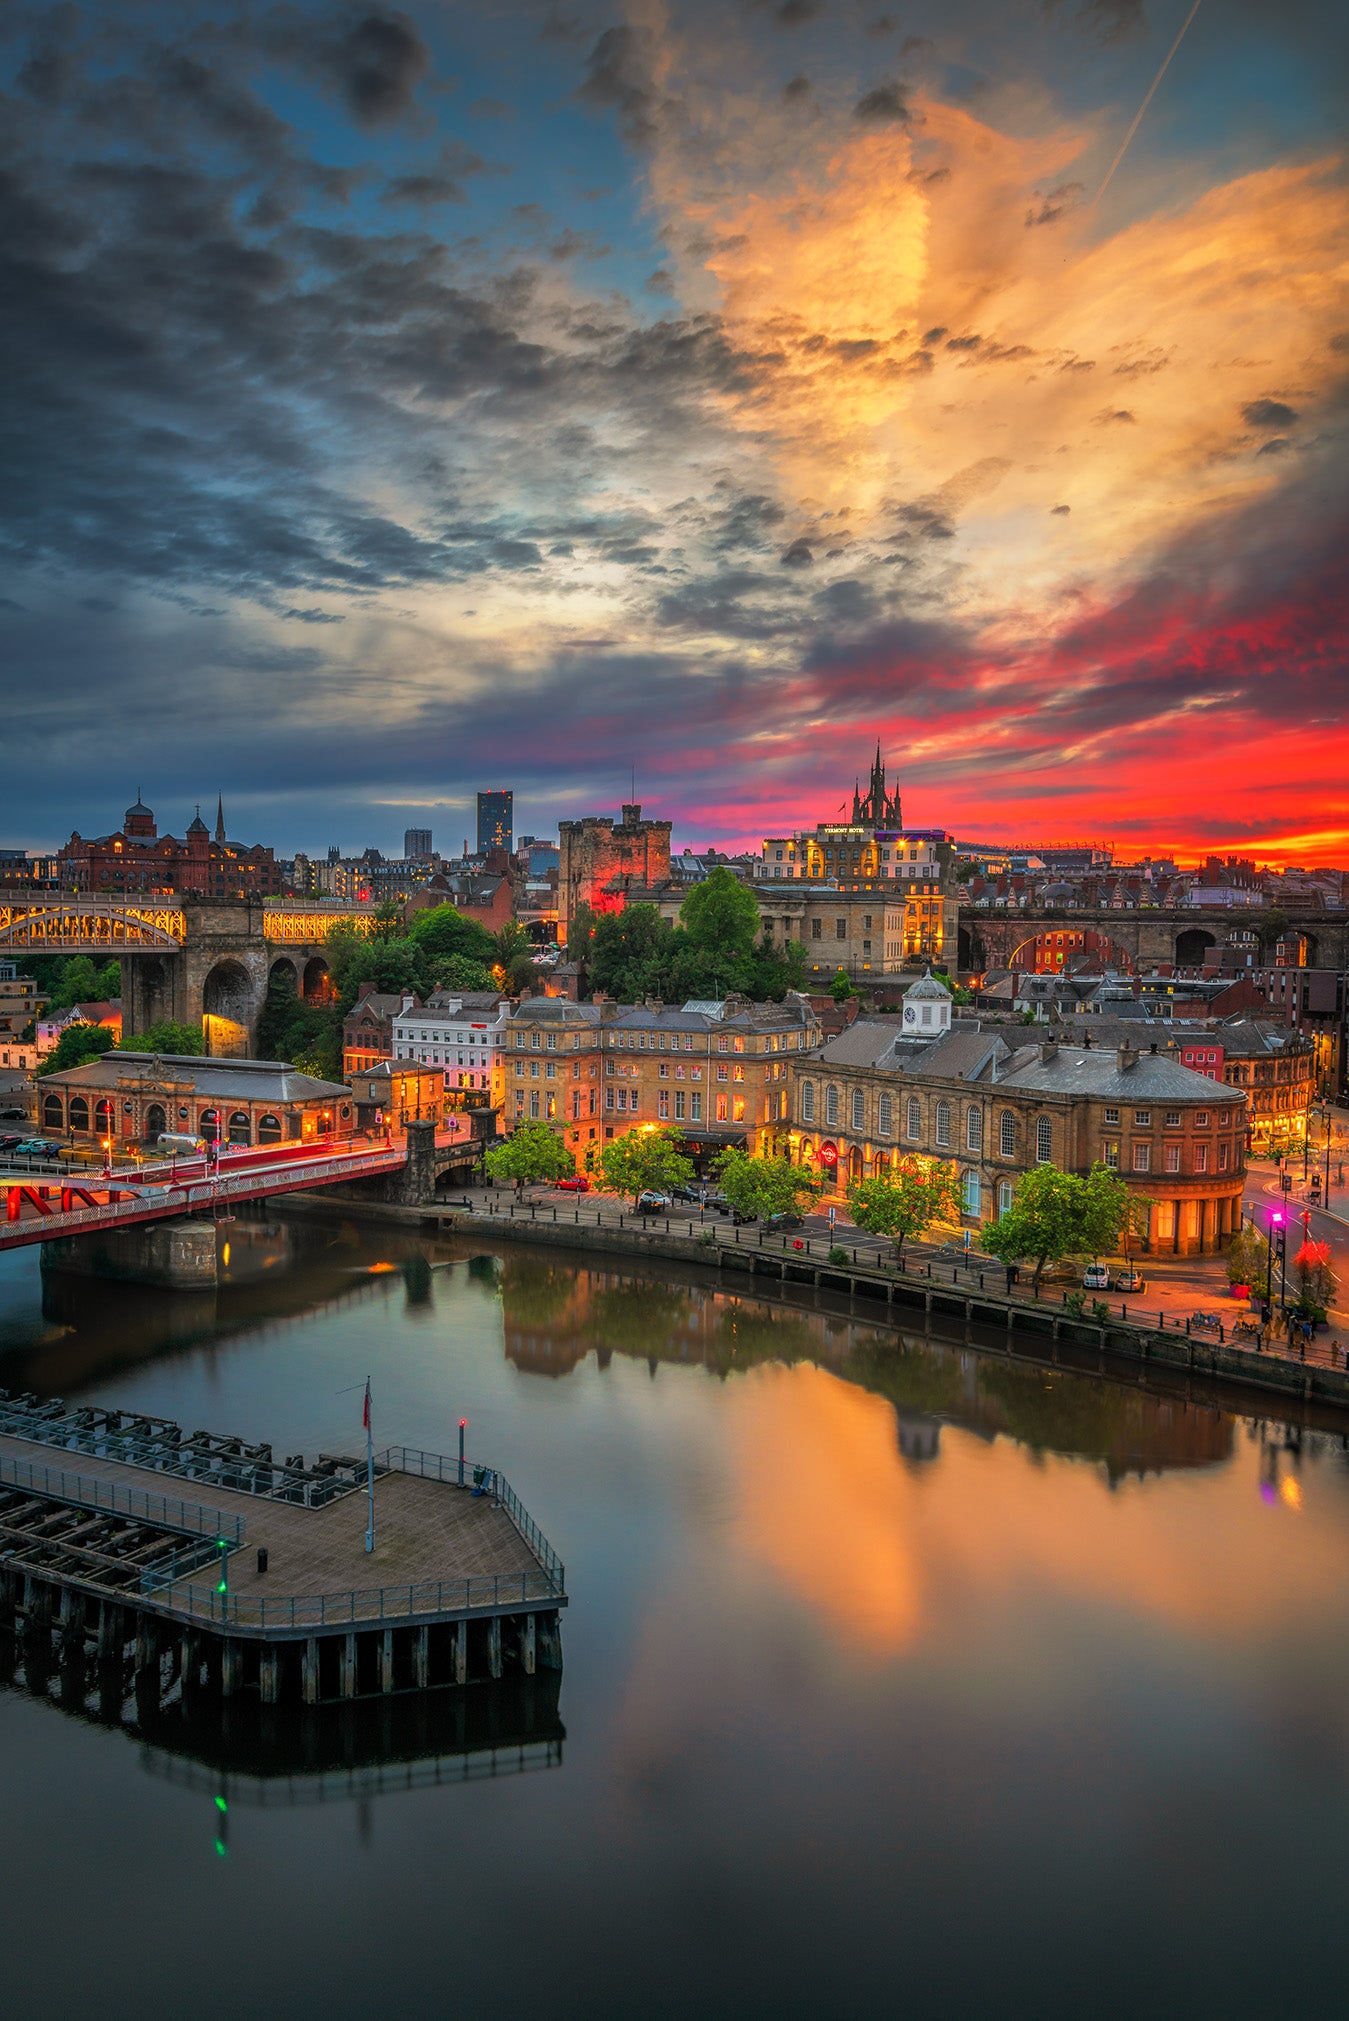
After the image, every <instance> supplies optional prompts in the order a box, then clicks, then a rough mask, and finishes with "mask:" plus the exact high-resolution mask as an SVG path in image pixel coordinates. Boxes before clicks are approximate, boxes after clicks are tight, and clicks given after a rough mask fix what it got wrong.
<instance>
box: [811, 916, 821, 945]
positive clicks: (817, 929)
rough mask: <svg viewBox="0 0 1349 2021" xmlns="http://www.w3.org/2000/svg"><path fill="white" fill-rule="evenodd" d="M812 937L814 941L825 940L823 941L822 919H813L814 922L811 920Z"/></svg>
mask: <svg viewBox="0 0 1349 2021" xmlns="http://www.w3.org/2000/svg"><path fill="white" fill-rule="evenodd" d="M810 937H811V939H812V940H823V939H824V921H823V920H822V919H812V920H811V922H810Z"/></svg>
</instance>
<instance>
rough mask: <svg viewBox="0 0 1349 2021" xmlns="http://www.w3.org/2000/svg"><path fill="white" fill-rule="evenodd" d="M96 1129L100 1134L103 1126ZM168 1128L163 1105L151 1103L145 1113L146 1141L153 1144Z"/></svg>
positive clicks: (100, 1125)
mask: <svg viewBox="0 0 1349 2021" xmlns="http://www.w3.org/2000/svg"><path fill="white" fill-rule="evenodd" d="M98 1127H99V1131H100V1133H101V1132H102V1129H103V1125H102V1124H101V1123H100V1124H99V1126H98ZM168 1127H169V1119H168V1117H167V1116H166V1115H165V1113H164V1104H163V1103H162V1102H151V1104H150V1106H149V1108H148V1109H147V1110H146V1111H145V1136H146V1141H147V1142H148V1143H151V1144H153V1143H154V1141H155V1138H156V1137H160V1136H162V1135H163V1133H164V1132H165V1130H167V1129H168Z"/></svg>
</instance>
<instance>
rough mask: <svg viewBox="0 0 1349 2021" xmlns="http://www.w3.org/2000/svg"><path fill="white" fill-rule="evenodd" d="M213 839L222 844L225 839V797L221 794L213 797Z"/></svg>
mask: <svg viewBox="0 0 1349 2021" xmlns="http://www.w3.org/2000/svg"><path fill="white" fill-rule="evenodd" d="M215 839H216V841H217V842H223V841H224V839H225V796H224V794H223V793H217V794H216V796H215Z"/></svg>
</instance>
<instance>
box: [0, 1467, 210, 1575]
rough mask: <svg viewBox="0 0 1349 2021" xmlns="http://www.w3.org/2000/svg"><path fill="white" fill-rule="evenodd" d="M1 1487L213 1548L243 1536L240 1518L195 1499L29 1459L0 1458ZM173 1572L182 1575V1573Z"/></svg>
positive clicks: (196, 1557) (196, 1552) (196, 1548)
mask: <svg viewBox="0 0 1349 2021" xmlns="http://www.w3.org/2000/svg"><path fill="white" fill-rule="evenodd" d="M0 1486H4V1487H10V1488H31V1490H32V1492H33V1493H34V1494H35V1495H45V1496H50V1497H51V1499H52V1500H54V1501H59V1502H71V1503H75V1504H77V1505H78V1506H79V1507H80V1508H82V1509H105V1510H107V1512H108V1513H109V1514H110V1515H116V1516H131V1517H133V1518H134V1519H135V1521H136V1522H138V1523H150V1524H152V1525H157V1526H159V1527H160V1528H162V1529H165V1530H182V1531H185V1532H187V1533H188V1534H189V1535H192V1536H199V1537H209V1538H210V1539H211V1545H210V1549H212V1550H214V1549H216V1548H218V1546H219V1544H220V1543H221V1542H228V1543H229V1544H230V1545H239V1544H242V1542H243V1540H244V1519H243V1517H242V1516H227V1515H225V1514H224V1512H223V1511H222V1510H220V1509H210V1508H206V1507H204V1506H203V1505H202V1504H201V1503H199V1502H180V1501H178V1500H176V1499H175V1498H173V1497H170V1496H167V1495H147V1494H145V1493H143V1492H142V1490H141V1489H140V1488H124V1487H122V1486H120V1485H119V1484H118V1483H117V1482H116V1481H98V1480H94V1479H92V1478H91V1477H90V1476H89V1475H88V1474H72V1473H67V1471H66V1469H65V1468H64V1467H39V1466H34V1465H32V1464H31V1463H30V1462H29V1461H28V1460H6V1459H0ZM202 1548H203V1547H202V1546H201V1545H199V1544H192V1545H190V1546H189V1547H188V1549H189V1551H190V1552H191V1554H192V1557H193V1562H194V1563H197V1564H200V1563H204V1562H205V1560H204V1559H203V1558H202V1557H201V1556H200V1553H201V1551H202ZM177 1576H180V1577H181V1574H179V1575H177Z"/></svg>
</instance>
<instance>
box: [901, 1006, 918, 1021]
mask: <svg viewBox="0 0 1349 2021" xmlns="http://www.w3.org/2000/svg"><path fill="white" fill-rule="evenodd" d="M917 1015H918V1013H917V1011H916V1010H915V1009H914V1007H913V1005H912V1004H909V1005H908V1006H907V1007H906V1009H905V1012H904V1022H905V1024H906V1025H911V1024H912V1023H913V1021H914V1019H915V1018H916V1017H917Z"/></svg>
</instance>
